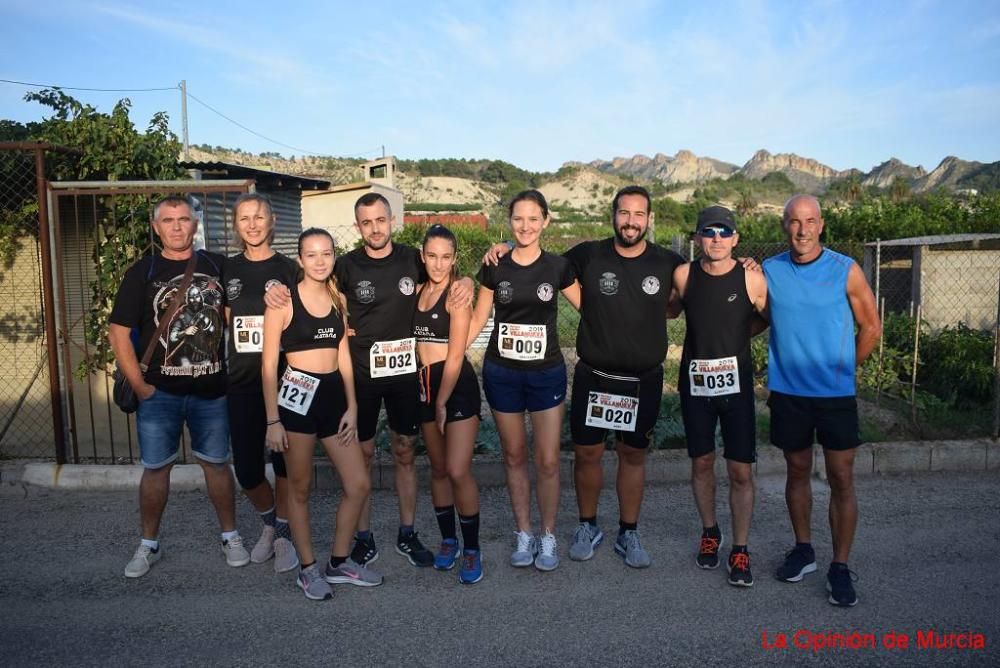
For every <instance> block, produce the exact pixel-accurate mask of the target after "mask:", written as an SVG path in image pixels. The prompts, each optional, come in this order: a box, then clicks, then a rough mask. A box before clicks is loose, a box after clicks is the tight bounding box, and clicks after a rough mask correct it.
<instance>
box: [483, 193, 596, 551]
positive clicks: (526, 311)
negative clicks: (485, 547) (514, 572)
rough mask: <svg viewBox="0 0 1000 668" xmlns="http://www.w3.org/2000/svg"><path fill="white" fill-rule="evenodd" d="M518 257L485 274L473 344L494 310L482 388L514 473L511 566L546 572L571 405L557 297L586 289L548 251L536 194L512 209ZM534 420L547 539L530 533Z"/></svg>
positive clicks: (573, 299)
mask: <svg viewBox="0 0 1000 668" xmlns="http://www.w3.org/2000/svg"><path fill="white" fill-rule="evenodd" d="M509 213H510V226H511V230H512V232H513V235H514V242H515V245H514V250H513V251H512V252H510V253H508V254H507V255H505V256H504V257H503V258H501V260H500V262H499V264H498V265H497V266H495V267H492V266H484V267H483V268H482V269H481V270H480V272H479V281H480V288H479V298H478V300H477V302H476V311H475V314H474V315H473V318H472V324H471V326H470V329H469V338H468V343H469V344H471V343H472V342H473V341H474V340H475V339H476V337H477V336H478V335H479V332H480V330H482V328H483V326H484V324H485V323H486V321H487V319H488V318H489V315H490V310H491V309H493V308H494V307H495V313H494V320H495V323H494V327H493V333H492V335H491V336H490V343H489V346H488V347H487V349H486V356H485V359H484V361H483V388H484V390H485V391H486V400H487V401H488V402H489V404H490V408H492V409H493V416H494V418H495V419H496V424H497V431H498V432H499V434H500V445H501V447H502V448H503V454H504V464H505V466H506V469H507V488H508V491H509V493H510V501H511V506H512V507H513V510H514V520H515V522H516V523H517V529H516V531H515V534H516V535H517V547H516V548H515V550H514V552H513V553H512V554H511V557H510V563H511V565H512V566H516V567H525V566H530V565H531V564H532V563H534V565H535V568H537V569H538V570H541V571H551V570H553V569H554V568H556V567H557V566H558V565H559V556H558V551H557V547H556V537H555V522H556V515H557V512H558V510H559V437H560V431H561V426H562V417H563V410H564V408H565V401H566V363H565V362H564V361H563V356H562V351H561V350H560V348H559V333H558V331H557V328H556V321H557V315H558V294H557V293H558V292H562V293H563V295H564V296H565V297H566V299H567V300H569V302H570V304H572V305H573V307H574V308H579V306H580V284H579V283H578V282H577V281H576V278H575V277H574V275H573V269H572V267H571V265H570V263H569V260H567V259H566V258H564V257H562V256H559V255H552V254H551V253H546V252H545V251H544V250H542V247H541V243H540V239H541V235H542V230H544V229H545V228H546V227H548V224H549V207H548V204H547V203H546V201H545V197H544V196H543V195H542V193H540V192H538V191H537V190H526V191H524V192H522V193H519V194H518V195H517V196H516V197H514V199H513V200H512V201H511V203H510V209H509ZM525 412H528V413H530V414H531V424H532V433H533V435H534V446H535V447H534V450H535V473H536V479H537V496H538V507H539V511H540V514H541V520H542V523H541V530H542V531H541V538H540V539H536V538H535V536H534V535H533V533H532V528H531V483H530V479H529V476H528V436H527V432H526V430H525V427H524V414H525Z"/></svg>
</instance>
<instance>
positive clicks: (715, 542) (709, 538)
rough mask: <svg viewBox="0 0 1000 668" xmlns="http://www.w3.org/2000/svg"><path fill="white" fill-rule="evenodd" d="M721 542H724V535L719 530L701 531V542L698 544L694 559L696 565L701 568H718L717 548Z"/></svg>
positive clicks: (719, 547)
mask: <svg viewBox="0 0 1000 668" xmlns="http://www.w3.org/2000/svg"><path fill="white" fill-rule="evenodd" d="M723 542H725V537H724V536H723V535H722V532H721V531H718V530H717V531H716V532H715V533H709V532H708V531H702V532H701V543H700V545H699V546H698V558H697V559H695V562H696V563H697V564H698V566H700V567H701V568H718V567H719V550H720V549H721V548H722V543H723Z"/></svg>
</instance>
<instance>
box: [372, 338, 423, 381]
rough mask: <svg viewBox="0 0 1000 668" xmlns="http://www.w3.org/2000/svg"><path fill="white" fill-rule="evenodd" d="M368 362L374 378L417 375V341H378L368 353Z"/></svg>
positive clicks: (411, 339) (410, 339)
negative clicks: (408, 374)
mask: <svg viewBox="0 0 1000 668" xmlns="http://www.w3.org/2000/svg"><path fill="white" fill-rule="evenodd" d="M368 362H369V364H368V368H369V369H370V370H371V376H372V378H388V377H389V376H402V375H404V374H407V373H416V371H417V353H416V341H415V340H414V339H413V338H409V339H397V340H396V341H376V342H375V343H373V344H372V347H371V350H369V351H368Z"/></svg>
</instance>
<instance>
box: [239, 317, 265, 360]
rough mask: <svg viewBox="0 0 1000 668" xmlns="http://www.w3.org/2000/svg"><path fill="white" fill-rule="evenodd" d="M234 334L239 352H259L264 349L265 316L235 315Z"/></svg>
mask: <svg viewBox="0 0 1000 668" xmlns="http://www.w3.org/2000/svg"><path fill="white" fill-rule="evenodd" d="M233 336H235V337H236V338H235V339H234V341H235V344H236V352H238V353H259V352H262V351H263V350H264V316H262V315H234V316H233Z"/></svg>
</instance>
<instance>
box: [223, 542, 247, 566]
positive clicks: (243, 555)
mask: <svg viewBox="0 0 1000 668" xmlns="http://www.w3.org/2000/svg"><path fill="white" fill-rule="evenodd" d="M222 554H224V555H226V563H227V564H229V565H230V566H233V567H234V568H235V567H239V566H246V565H247V564H249V563H250V553H249V552H247V549H246V548H245V547H243V538H241V537H240V536H239V534H237V535H235V536H233V537H232V538H230V539H229V540H224V541H222Z"/></svg>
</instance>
